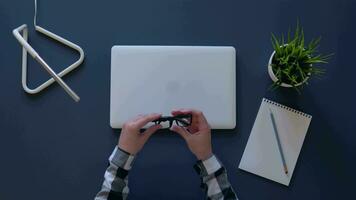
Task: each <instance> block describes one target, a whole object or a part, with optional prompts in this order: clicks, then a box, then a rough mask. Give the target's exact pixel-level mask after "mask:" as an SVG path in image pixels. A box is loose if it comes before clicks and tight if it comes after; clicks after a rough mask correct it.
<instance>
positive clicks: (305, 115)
mask: <svg viewBox="0 0 356 200" xmlns="http://www.w3.org/2000/svg"><path fill="white" fill-rule="evenodd" d="M263 101H264V102H266V103H269V104H272V105H275V106H277V107H280V108H283V109H285V110H288V111H290V112H294V113H297V114H298V115H302V116H304V117H307V118H310V119H311V118H312V116H311V115H308V114H306V113H303V112H300V111H298V110H295V109H293V108H291V107H288V106H285V105H282V104H279V103H277V102H274V101H271V100H269V99H266V98H263Z"/></svg>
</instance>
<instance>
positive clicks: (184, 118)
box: [152, 114, 192, 128]
mask: <svg viewBox="0 0 356 200" xmlns="http://www.w3.org/2000/svg"><path fill="white" fill-rule="evenodd" d="M167 121H168V122H169V128H170V127H172V125H173V122H175V123H176V124H177V126H180V127H188V126H190V125H191V124H192V115H191V114H186V115H176V116H162V117H160V118H158V119H156V120H153V121H152V122H154V123H155V124H156V125H157V124H161V123H162V122H167Z"/></svg>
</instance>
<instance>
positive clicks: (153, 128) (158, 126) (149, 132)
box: [142, 124, 162, 140]
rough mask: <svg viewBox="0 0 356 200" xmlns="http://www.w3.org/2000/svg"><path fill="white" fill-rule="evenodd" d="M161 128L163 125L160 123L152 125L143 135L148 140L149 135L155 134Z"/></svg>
mask: <svg viewBox="0 0 356 200" xmlns="http://www.w3.org/2000/svg"><path fill="white" fill-rule="evenodd" d="M160 128H162V126H161V125H159V124H157V125H153V126H150V127H149V128H147V129H146V130H145V131H144V132H143V135H142V136H143V137H144V138H145V139H146V140H147V139H148V138H149V137H151V135H153V134H154V133H155V132H156V131H157V130H159V129H160Z"/></svg>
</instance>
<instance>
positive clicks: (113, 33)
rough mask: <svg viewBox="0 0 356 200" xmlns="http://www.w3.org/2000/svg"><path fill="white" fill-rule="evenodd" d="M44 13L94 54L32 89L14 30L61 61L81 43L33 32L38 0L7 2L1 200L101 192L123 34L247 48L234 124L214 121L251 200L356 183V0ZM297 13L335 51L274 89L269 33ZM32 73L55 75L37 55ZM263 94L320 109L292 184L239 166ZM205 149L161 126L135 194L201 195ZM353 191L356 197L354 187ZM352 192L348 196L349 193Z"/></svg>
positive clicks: (179, 3)
mask: <svg viewBox="0 0 356 200" xmlns="http://www.w3.org/2000/svg"><path fill="white" fill-rule="evenodd" d="M39 3H40V5H39V24H40V25H42V26H43V27H45V28H48V29H49V30H51V31H53V32H55V33H57V34H59V35H61V36H63V37H65V38H68V39H69V40H72V41H74V42H75V43H77V44H79V45H80V46H82V47H83V49H84V51H85V53H86V59H85V63H84V64H83V65H82V66H81V67H80V68H79V69H78V70H76V71H75V72H74V73H72V74H71V75H69V76H68V77H66V78H65V81H66V82H67V83H68V85H70V86H71V87H72V88H73V89H74V90H75V91H77V92H78V94H79V95H80V97H81V99H82V100H81V101H80V103H78V104H77V103H74V102H73V101H72V100H71V99H70V98H69V97H68V96H67V95H66V94H65V93H64V91H63V90H62V89H61V88H60V87H59V86H58V85H53V86H51V87H50V88H48V89H47V90H45V91H44V92H43V93H41V94H40V95H35V96H31V95H27V94H26V93H25V92H24V91H23V90H22V86H21V49H20V46H19V44H18V43H17V41H16V40H15V39H14V37H13V36H12V34H11V31H12V29H14V28H16V27H18V26H20V25H21V24H23V23H27V24H29V25H31V26H30V27H31V28H30V42H32V43H33V46H34V47H36V49H37V50H38V51H39V52H40V53H41V55H43V57H44V58H45V60H47V61H48V63H49V64H50V65H51V66H53V67H54V68H55V69H56V70H57V71H58V70H60V69H63V67H64V66H66V65H68V64H70V63H71V62H72V61H73V60H75V59H76V58H77V55H76V54H73V51H71V50H68V49H66V48H63V47H62V46H60V45H58V44H56V43H53V42H52V41H50V40H48V39H47V38H45V37H42V36H41V35H39V34H37V33H35V32H34V30H33V27H32V18H33V2H32V1H25V0H23V1H20V0H11V1H1V2H0V41H1V42H0V49H1V50H0V63H1V65H0V74H1V76H0V84H1V93H0V159H1V161H0V199H4V200H12V199H16V200H17V199H51V200H56V199H60V200H62V199H83V200H84V199H85V200H86V199H92V198H93V196H94V195H95V194H96V192H97V191H98V190H99V188H100V187H101V184H102V177H103V173H104V170H105V168H106V164H107V158H108V156H109V154H110V153H111V151H112V149H113V147H114V145H115V144H116V143H117V138H118V133H119V131H118V130H112V129H111V128H110V127H109V97H110V48H111V46H113V45H114V44H160V45H232V46H235V47H236V48H237V49H238V57H237V105H238V121H237V128H236V130H229V131H214V134H213V145H214V152H215V153H216V154H217V155H218V156H219V158H220V159H221V160H222V162H223V163H224V164H225V166H226V168H227V169H228V172H229V178H230V181H231V183H232V185H233V187H234V188H235V189H236V191H237V193H238V196H239V197H240V198H241V199H347V195H348V194H350V193H351V190H352V189H355V187H356V184H355V178H356V173H355V167H356V150H355V145H356V132H355V122H356V117H355V116H356V115H355V111H356V107H355V103H356V94H355V91H356V90H355V86H356V79H355V74H356V66H355V64H354V60H355V50H354V47H355V46H356V39H355V36H356V28H355V27H356V26H355V25H356V22H355V19H356V14H355V13H356V12H355V11H356V10H355V8H356V2H355V1H353V0H312V1H311V0H299V1H296V0H295V1H292V0H271V1H257V0H249V1H241V0H222V1H213V0H171V1H166V0H153V1H143V0H142V1H137V0H131V1H118V0H109V1H84V0H81V1H70V0H62V1H55V0H51V1H41V0H40V1H39ZM297 18H299V19H300V22H301V24H302V25H303V27H304V29H305V33H306V36H307V38H308V39H310V38H311V37H316V36H318V35H322V37H323V40H322V43H321V51H322V52H326V53H329V52H335V56H334V57H333V59H332V60H331V61H330V64H328V65H326V66H325V67H326V68H327V74H326V76H325V77H324V78H323V79H321V80H312V81H311V84H310V86H308V87H306V88H305V89H304V90H303V94H302V95H298V94H296V93H295V92H294V91H293V90H279V91H276V92H272V91H269V90H268V87H269V85H270V83H271V81H270V78H269V77H268V74H267V67H266V65H267V62H268V58H269V56H270V54H271V51H272V48H271V44H270V33H271V32H274V33H277V34H279V33H282V32H286V31H287V29H288V27H289V26H293V25H295V23H296V20H297ZM29 71H30V72H29V83H30V85H31V86H33V87H34V86H36V85H38V84H39V83H41V82H42V81H44V80H46V79H47V78H48V75H47V74H46V73H45V72H44V70H43V69H42V68H41V67H39V65H37V64H36V63H35V62H33V61H32V60H31V59H29ZM262 97H268V98H271V99H272V100H276V101H278V102H281V103H283V104H287V105H290V106H292V107H295V108H298V109H301V110H303V111H305V112H307V113H309V114H311V115H313V120H312V123H311V126H310V129H309V132H308V135H307V137H306V140H305V143H304V146H303V149H302V152H301V154H300V157H299V162H298V164H297V167H296V170H295V172H294V174H293V180H292V182H291V185H290V186H289V187H284V186H282V185H279V184H276V183H274V182H271V181H268V180H265V179H262V178H259V177H257V176H254V175H251V174H248V173H245V172H243V171H240V170H238V167H237V166H238V163H239V161H240V158H241V156H242V153H243V150H244V148H245V145H246V142H247V139H248V137H249V134H250V130H251V127H252V125H253V122H254V119H255V117H256V113H257V110H258V107H259V105H260V103H261V99H262ZM194 162H195V159H194V157H193V156H192V155H191V153H190V152H189V151H188V149H187V148H186V145H185V143H184V142H183V140H182V139H180V138H179V137H177V136H176V135H173V134H170V133H168V132H165V131H163V132H162V133H160V134H156V135H154V136H153V138H151V140H150V141H149V142H148V143H147V144H146V146H145V148H144V150H143V151H142V152H141V153H140V155H139V157H138V159H137V160H136V163H135V165H134V168H133V170H132V172H131V173H130V183H129V184H130V187H131V194H130V198H131V199H170V200H171V199H202V197H203V193H202V192H201V190H200V188H199V179H198V176H197V175H196V174H195V172H194V171H193V168H192V165H193V164H194ZM349 198H352V197H349ZM349 198H348V199H349Z"/></svg>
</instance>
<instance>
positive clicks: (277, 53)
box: [268, 23, 331, 92]
mask: <svg viewBox="0 0 356 200" xmlns="http://www.w3.org/2000/svg"><path fill="white" fill-rule="evenodd" d="M286 39H287V40H286V41H285V39H284V35H282V36H281V38H280V39H277V37H276V36H275V35H274V34H272V39H271V40H272V46H273V49H274V51H273V53H272V55H271V57H270V59H269V62H268V73H269V76H270V77H271V79H272V81H273V82H274V83H273V85H272V87H273V88H278V87H293V88H295V89H296V90H297V91H298V92H299V89H298V88H299V87H300V86H302V85H304V84H307V83H308V82H307V81H308V79H309V78H310V77H312V76H320V75H322V74H324V72H325V70H324V69H322V68H319V67H318V66H317V64H322V63H327V60H328V59H329V58H330V56H331V54H329V55H322V54H319V53H318V47H319V43H320V37H319V38H317V39H313V40H311V41H310V43H309V44H305V40H304V31H303V29H302V28H300V26H299V23H297V27H296V30H295V32H294V36H293V37H291V34H290V30H289V31H288V36H287V38H286Z"/></svg>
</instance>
